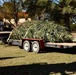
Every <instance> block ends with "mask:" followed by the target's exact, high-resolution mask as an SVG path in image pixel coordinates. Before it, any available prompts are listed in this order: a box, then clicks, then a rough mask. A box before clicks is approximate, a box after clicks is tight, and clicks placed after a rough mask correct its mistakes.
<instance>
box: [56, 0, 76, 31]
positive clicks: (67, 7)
mask: <svg viewBox="0 0 76 75" xmlns="http://www.w3.org/2000/svg"><path fill="white" fill-rule="evenodd" d="M56 6H57V7H56V8H57V10H58V11H59V12H60V13H61V16H62V18H63V19H64V23H65V26H66V27H67V28H68V29H69V30H70V19H71V18H72V17H73V16H74V15H75V14H76V0H59V2H58V4H57V5H56Z"/></svg>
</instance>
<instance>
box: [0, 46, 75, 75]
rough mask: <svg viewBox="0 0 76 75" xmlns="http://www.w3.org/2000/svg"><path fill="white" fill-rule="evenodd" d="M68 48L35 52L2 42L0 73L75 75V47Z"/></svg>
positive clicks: (3, 74)
mask: <svg viewBox="0 0 76 75" xmlns="http://www.w3.org/2000/svg"><path fill="white" fill-rule="evenodd" d="M59 50H60V49H59ZM69 50H70V51H72V50H71V49H69ZM69 50H67V51H63V50H62V51H58V50H57V49H50V50H49V51H46V52H43V53H39V54H35V53H33V52H26V51H24V50H23V49H20V48H19V47H18V46H9V45H7V44H2V45H0V75H76V52H75V51H74V50H76V48H75V49H74V50H73V51H74V52H73V51H72V52H70V51H69Z"/></svg>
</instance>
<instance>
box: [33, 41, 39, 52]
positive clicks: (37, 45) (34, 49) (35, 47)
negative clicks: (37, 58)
mask: <svg viewBox="0 0 76 75" xmlns="http://www.w3.org/2000/svg"><path fill="white" fill-rule="evenodd" d="M39 50H40V45H39V42H37V41H34V42H33V43H32V51H33V52H35V53H38V52H39Z"/></svg>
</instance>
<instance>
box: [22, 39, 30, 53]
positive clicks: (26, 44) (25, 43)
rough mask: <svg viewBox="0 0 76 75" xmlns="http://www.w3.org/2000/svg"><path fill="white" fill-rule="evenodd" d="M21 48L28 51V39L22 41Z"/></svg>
mask: <svg viewBox="0 0 76 75" xmlns="http://www.w3.org/2000/svg"><path fill="white" fill-rule="evenodd" d="M23 49H24V50H25V51H27V52H29V51H30V42H29V41H27V40H26V41H24V43H23Z"/></svg>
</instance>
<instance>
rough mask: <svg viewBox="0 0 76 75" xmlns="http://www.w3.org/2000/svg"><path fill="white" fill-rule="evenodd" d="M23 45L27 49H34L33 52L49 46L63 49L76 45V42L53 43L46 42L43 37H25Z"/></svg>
mask: <svg viewBox="0 0 76 75" xmlns="http://www.w3.org/2000/svg"><path fill="white" fill-rule="evenodd" d="M22 47H23V49H24V50H25V51H28V52H29V51H30V50H32V51H33V52H35V53H38V52H39V51H40V50H42V49H45V48H47V47H50V48H61V49H65V48H72V47H76V43H52V42H44V40H43V39H34V38H25V39H22Z"/></svg>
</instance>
